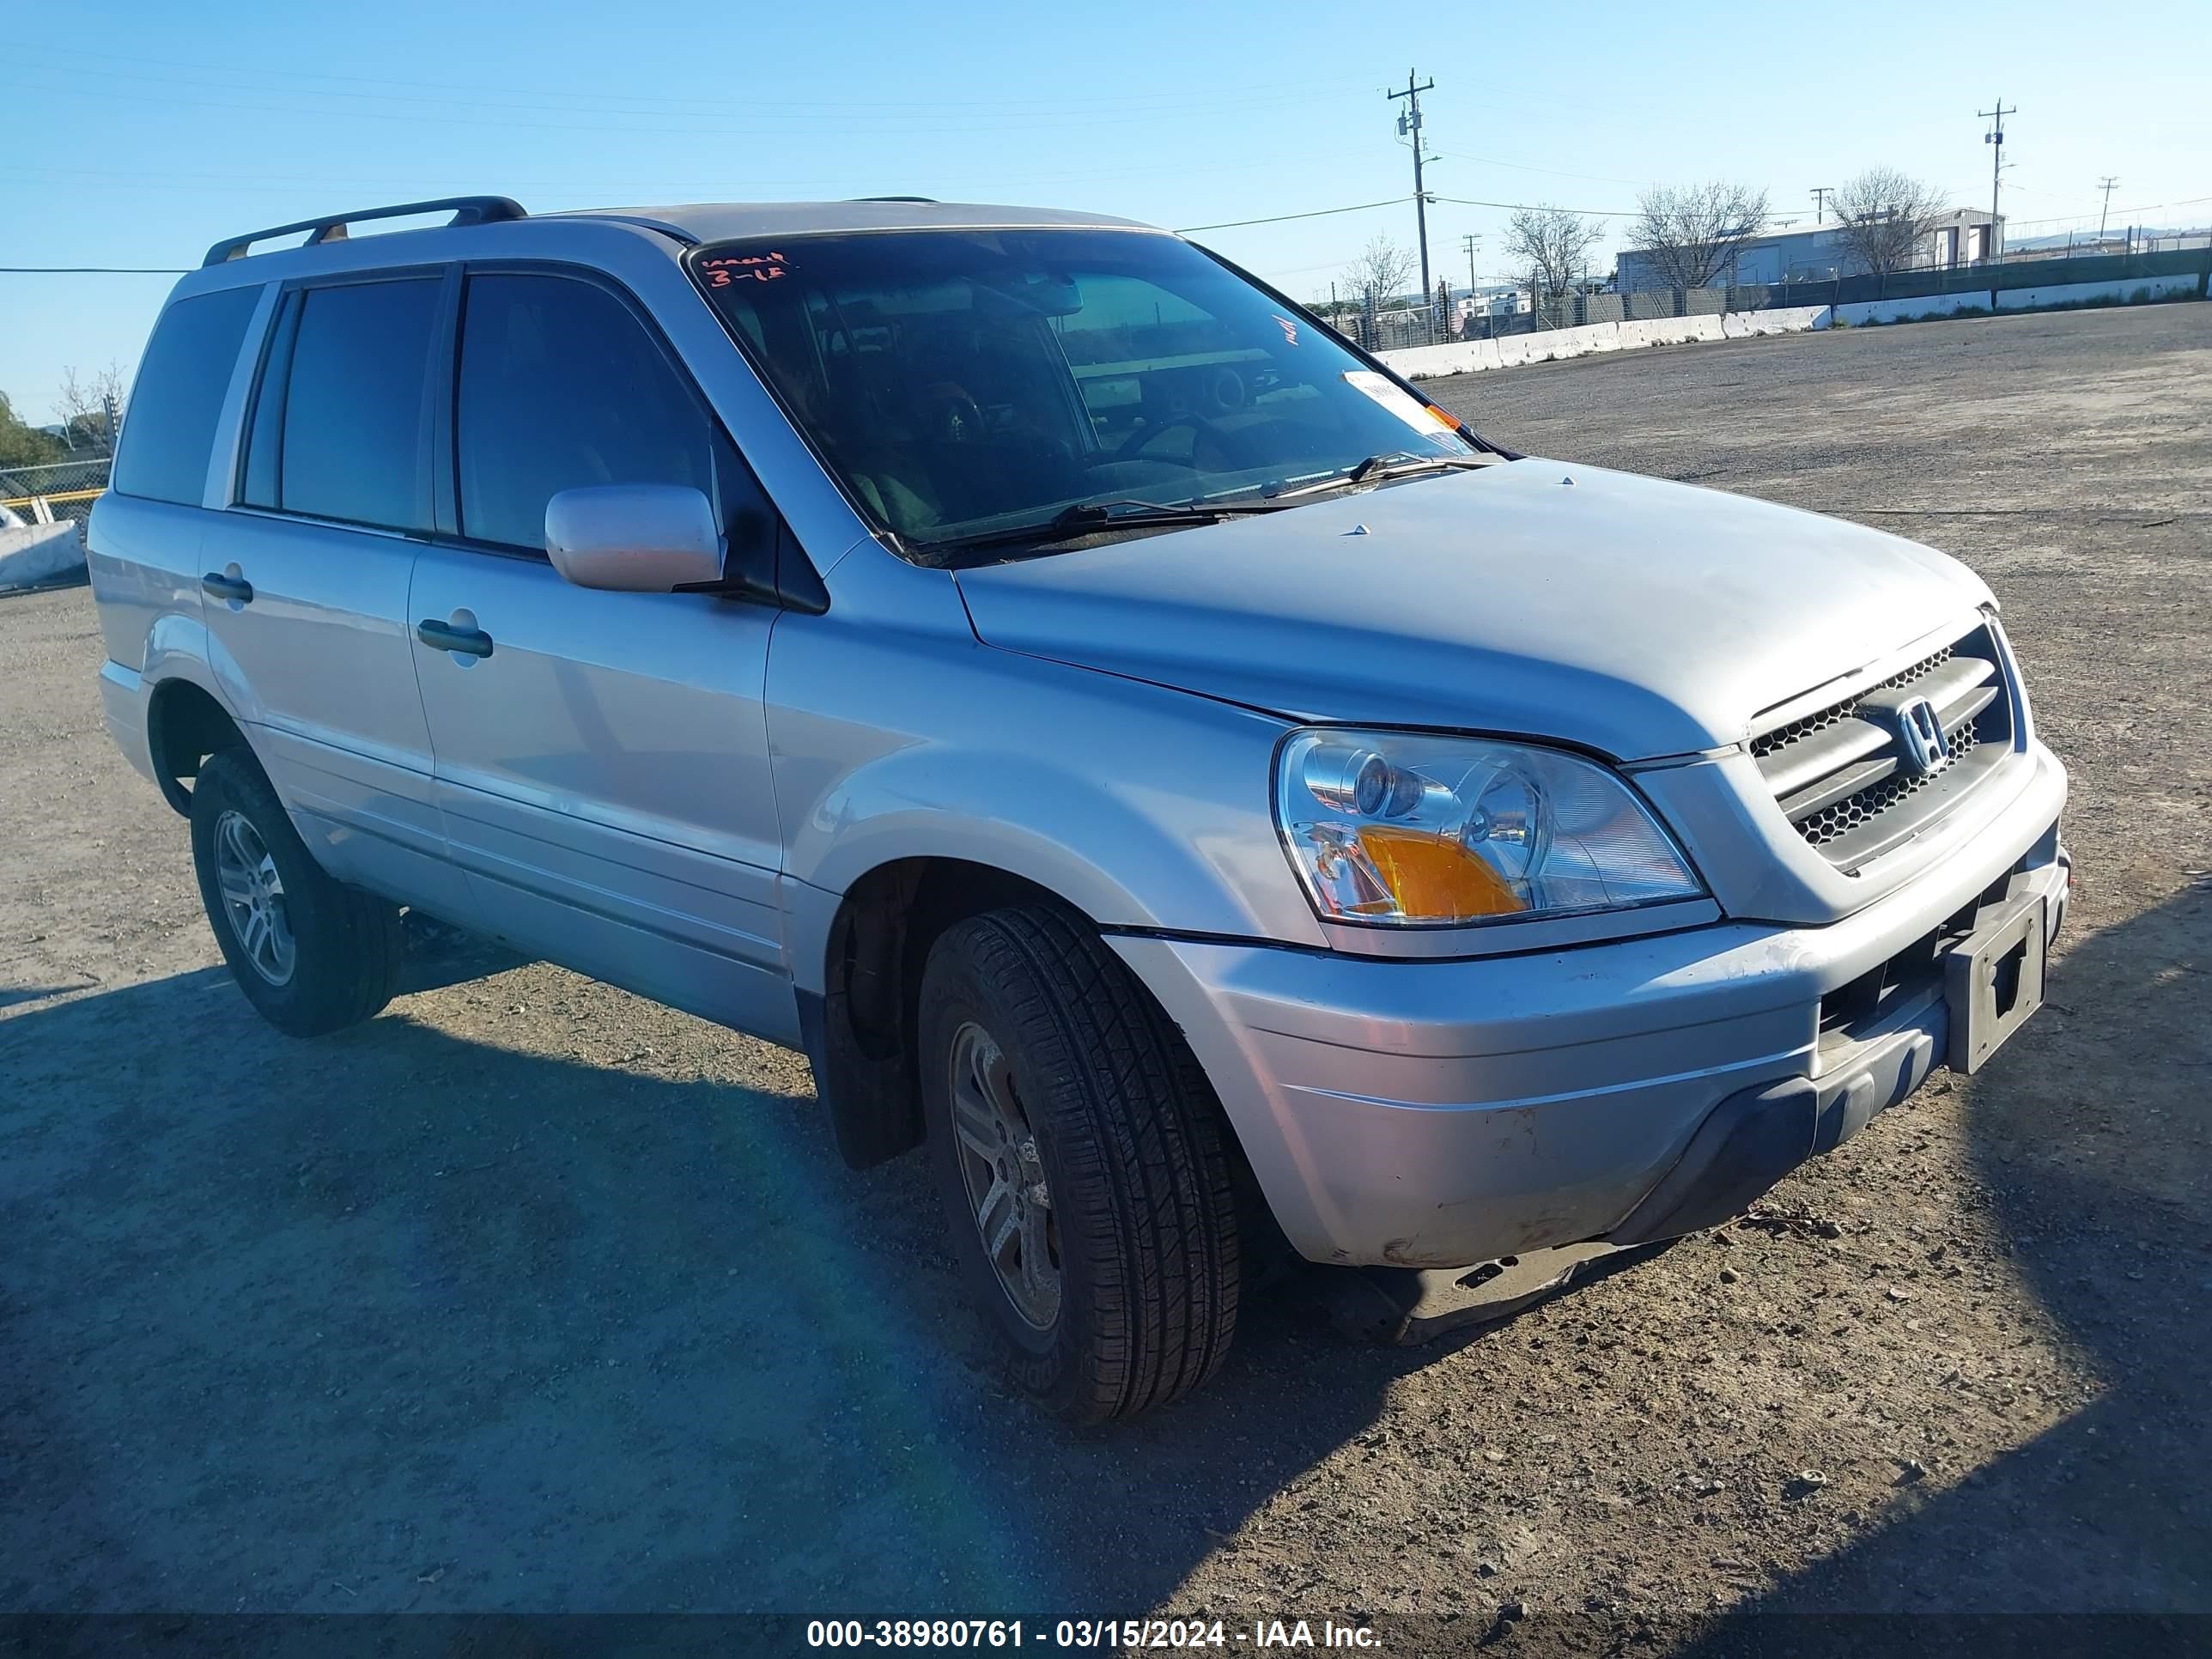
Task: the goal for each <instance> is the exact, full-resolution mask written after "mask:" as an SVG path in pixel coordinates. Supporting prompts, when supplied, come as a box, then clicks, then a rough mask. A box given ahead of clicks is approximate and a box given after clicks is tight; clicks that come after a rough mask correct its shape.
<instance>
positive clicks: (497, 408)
mask: <svg viewBox="0 0 2212 1659" xmlns="http://www.w3.org/2000/svg"><path fill="white" fill-rule="evenodd" d="M454 441H455V451H456V460H457V463H458V468H457V479H458V483H459V496H460V500H459V507H460V529H461V533H462V534H463V535H464V536H465V537H467V538H469V539H470V540H471V541H478V542H490V543H495V544H498V545H500V546H502V547H512V548H519V549H527V550H531V551H532V552H543V551H544V546H545V503H546V502H547V501H549V500H550V499H551V498H552V497H553V496H554V495H556V494H558V493H559V492H560V491H562V490H563V489H578V488H581V487H583V486H586V485H590V484H611V483H669V484H689V485H690V486H691V487H692V488H693V489H697V490H699V491H700V492H702V494H704V495H706V496H707V498H708V500H709V501H715V502H716V504H717V510H718V511H720V513H722V514H723V515H724V519H725V524H724V528H725V531H726V533H728V534H729V537H730V540H731V544H732V546H736V545H738V544H739V543H740V541H741V539H742V538H741V537H740V535H739V534H738V531H739V528H740V526H738V525H736V524H732V523H731V522H729V520H730V518H731V517H732V516H733V515H741V514H742V513H744V512H746V511H748V510H752V511H759V512H763V513H765V511H766V507H767V503H766V500H765V497H764V496H763V495H762V492H761V489H760V486H759V485H758V484H757V483H755V482H754V481H753V479H752V477H751V474H750V471H748V470H747V469H746V468H745V466H744V463H743V462H742V461H741V460H739V459H738V456H737V453H736V451H735V450H734V448H732V446H731V445H730V443H729V441H728V440H727V439H726V438H724V437H723V436H722V435H721V431H720V428H719V427H718V426H717V425H716V423H715V422H714V417H713V416H711V415H709V414H708V411H707V410H706V408H705V406H704V405H703V404H702V403H701V401H700V399H699V398H697V396H696V395H695V394H694V392H692V390H691V387H690V384H689V382H688V381H686V380H684V377H683V376H682V374H680V373H679V372H678V369H677V368H676V366H675V365H674V364H673V363H672V362H670V360H669V358H668V356H667V355H666V354H665V352H664V351H663V350H662V349H661V348H660V345H659V342H657V341H656V340H655V339H654V338H653V337H652V335H651V334H649V333H648V332H647V331H646V328H645V325H643V324H641V322H639V321H638V319H637V318H636V317H635V315H634V314H633V313H631V311H630V309H629V307H627V306H625V305H624V304H623V302H622V301H620V300H619V299H617V297H616V296H615V295H613V294H611V293H610V292H608V291H607V290H606V289H604V288H602V287H600V286H599V285H598V284H597V283H588V282H582V281H579V280H577V279H576V278H574V277H570V276H555V275H550V274H549V275H544V276H539V275H533V274H529V273H515V272H509V271H494V272H485V273H482V274H477V275H472V276H470V278H469V281H468V289H467V292H466V295H465V300H464V308H463V313H462V323H461V362H460V376H459V393H458V398H457V403H456V409H455V416H454Z"/></svg>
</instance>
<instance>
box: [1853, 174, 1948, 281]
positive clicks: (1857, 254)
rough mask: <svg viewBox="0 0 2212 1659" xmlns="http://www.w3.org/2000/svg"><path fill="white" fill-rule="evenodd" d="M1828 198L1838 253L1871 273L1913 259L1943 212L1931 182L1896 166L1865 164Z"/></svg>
mask: <svg viewBox="0 0 2212 1659" xmlns="http://www.w3.org/2000/svg"><path fill="white" fill-rule="evenodd" d="M1832 200H1833V202H1834V204H1835V209H1836V217H1837V219H1838V230H1837V233H1836V234H1837V236H1838V240H1841V241H1842V243H1843V245H1844V252H1846V253H1847V254H1848V255H1849V256H1850V258H1851V259H1852V261H1853V262H1854V263H1856V264H1860V265H1863V266H1864V267H1865V268H1866V270H1868V271H1869V273H1871V274H1872V275H1874V276H1888V275H1889V274H1890V273H1891V272H1893V271H1898V270H1904V269H1905V267H1906V266H1908V265H1910V264H1912V263H1913V262H1914V261H1915V260H1916V259H1917V258H1918V257H1919V254H1920V249H1921V244H1922V243H1923V242H1925V241H1926V240H1928V236H1929V232H1930V231H1932V230H1933V229H1934V228H1935V226H1936V220H1937V219H1938V218H1939V217H1941V216H1942V212H1943V198H1942V197H1941V196H1939V195H1937V194H1936V190H1935V187H1934V186H1933V185H1926V184H1923V183H1922V182H1921V181H1920V180H1919V179H1915V178H1913V177H1912V176H1911V174H1909V173H1904V172H1901V171H1899V169H1898V168H1896V167H1869V168H1868V169H1867V170H1866V171H1865V172H1864V173H1861V174H1859V176H1858V177H1857V178H1856V179H1851V180H1850V181H1849V182H1848V183H1847V184H1845V185H1844V187H1843V188H1842V189H1841V190H1839V191H1837V192H1836V193H1835V196H1834V197H1832Z"/></svg>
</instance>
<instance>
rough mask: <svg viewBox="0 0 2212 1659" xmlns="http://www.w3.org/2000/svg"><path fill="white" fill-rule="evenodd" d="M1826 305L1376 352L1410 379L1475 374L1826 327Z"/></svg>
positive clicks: (1596, 326) (1591, 326)
mask: <svg viewBox="0 0 2212 1659" xmlns="http://www.w3.org/2000/svg"><path fill="white" fill-rule="evenodd" d="M1828 322H1829V313H1828V307H1826V306H1787V307H1780V308H1778V309H1776V310H1773V311H1742V312H1729V313H1725V314H1709V315H1706V316H1703V317H1656V318H1652V319H1649V320H1647V321H1644V322H1635V323H1589V324H1586V325H1583V327H1581V328H1546V329H1538V330H1537V331H1535V332H1534V333H1533V334H1508V335H1505V336H1504V337H1502V338H1499V339H1495V340H1462V341H1458V342H1455V343H1451V344H1448V345H1433V346H1408V347H1407V348H1406V349H1403V350H1401V351H1379V352H1377V353H1376V354H1375V355H1376V356H1378V357H1380V358H1381V359H1382V360H1383V362H1386V363H1388V364H1389V365H1390V367H1391V368H1394V369H1395V370H1397V371H1398V373H1399V374H1403V375H1405V376H1407V378H1408V379H1427V378H1429V377H1431V376H1434V375H1439V374H1480V373H1481V372H1483V371H1485V370H1486V369H1492V368H1516V367H1517V366H1519V365H1520V364H1522V363H1551V362H1565V360H1567V359H1569V358H1571V357H1587V356H1589V355H1590V354H1591V353H1593V352H1598V351H1631V350H1634V349H1638V348H1639V347H1642V346H1654V345H1690V344H1694V343H1698V342H1700V341H1705V340H1735V339H1742V338H1745V337H1748V336H1750V335H1753V334H1799V333H1802V332H1804V331H1807V330H1808V329H1815V328H1826V327H1827V326H1828Z"/></svg>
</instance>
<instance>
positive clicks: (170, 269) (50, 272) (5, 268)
mask: <svg viewBox="0 0 2212 1659" xmlns="http://www.w3.org/2000/svg"><path fill="white" fill-rule="evenodd" d="M0 274H4V275H9V276H26V275H28V276H187V275H189V274H190V273H189V271H188V270H187V269H186V268H185V266H183V265H0Z"/></svg>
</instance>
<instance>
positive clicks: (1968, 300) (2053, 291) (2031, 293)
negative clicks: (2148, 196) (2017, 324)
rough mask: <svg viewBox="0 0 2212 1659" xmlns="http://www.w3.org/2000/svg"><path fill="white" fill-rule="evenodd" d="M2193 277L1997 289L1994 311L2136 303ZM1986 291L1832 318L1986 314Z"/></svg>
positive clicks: (2188, 284) (2183, 289)
mask: <svg viewBox="0 0 2212 1659" xmlns="http://www.w3.org/2000/svg"><path fill="white" fill-rule="evenodd" d="M2196 291H2197V278H2196V276H2194V275H2192V274H2190V273H2186V272H2185V273H2182V274H2180V275H2178V276H2136V277H2132V278H2128V279H2124V280H2123V281H2120V282H2117V283H2052V284H2051V286H2049V287H2047V288H2003V289H1998V290H1997V309H1998V310H1999V311H2048V310H2051V309H2053V308H2055V307H2062V306H2078V305H2085V304H2093V303H2095V302H2097V301H2118V302H2119V303H2122V304H2125V303H2129V302H2130V301H2136V300H2138V299H2141V300H2158V299H2166V298H2170V297H2172V296H2173V295H2183V294H2194V293H2195V292H2196ZM1989 308H1990V291H1989V289H1985V288H1981V289H1966V290H1965V291H1964V292H1963V293H1958V294H1928V295H1920V296H1918V297H1917V298H1914V299H1911V300H1864V301H1858V302H1857V303H1856V304H1853V305H1847V306H1838V307H1836V320H1837V321H1838V322H1842V323H1850V324H1851V325H1853V326H1858V325H1863V324H1867V323H1902V322H1917V321H1918V320H1920V319H1923V318H1928V317H1954V316H1956V315H1957V314H1958V313H1960V312H1962V311H1987V310H1988V309H1989Z"/></svg>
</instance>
